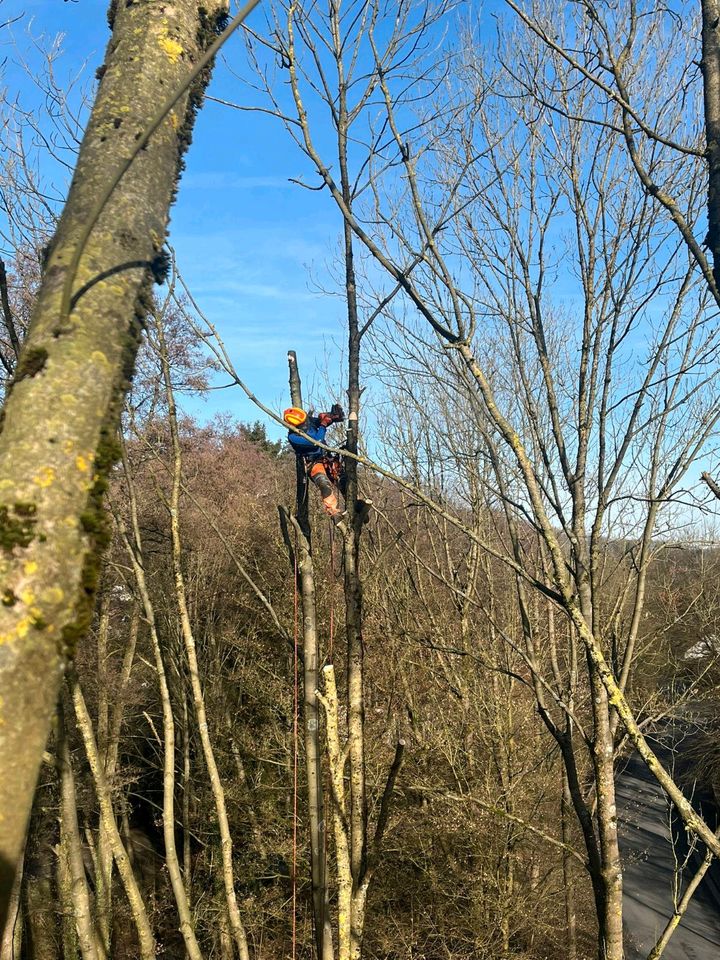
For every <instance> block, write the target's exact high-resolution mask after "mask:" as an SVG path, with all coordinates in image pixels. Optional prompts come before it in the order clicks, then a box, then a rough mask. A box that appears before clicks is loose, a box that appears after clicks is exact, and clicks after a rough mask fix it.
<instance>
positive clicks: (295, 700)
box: [292, 533, 300, 960]
mask: <svg viewBox="0 0 720 960" xmlns="http://www.w3.org/2000/svg"><path fill="white" fill-rule="evenodd" d="M297 548H298V544H297V533H296V534H295V556H294V567H295V571H294V577H293V586H294V594H293V673H294V692H293V850H292V957H293V960H295V958H296V956H297V828H298V817H297V813H298V715H299V712H300V696H299V682H298V635H299V629H298V562H297Z"/></svg>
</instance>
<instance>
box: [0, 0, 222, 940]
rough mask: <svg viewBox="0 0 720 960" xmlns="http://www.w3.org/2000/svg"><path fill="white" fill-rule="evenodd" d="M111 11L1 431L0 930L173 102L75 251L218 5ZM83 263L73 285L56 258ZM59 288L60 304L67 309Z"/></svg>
mask: <svg viewBox="0 0 720 960" xmlns="http://www.w3.org/2000/svg"><path fill="white" fill-rule="evenodd" d="M206 6H207V9H206V10H204V11H203V12H202V13H201V9H200V6H199V4H198V2H197V0H177V2H175V3H174V4H172V6H170V5H167V4H159V3H132V4H128V3H115V2H114V3H112V5H111V13H112V21H113V34H112V38H111V41H110V44H109V46H108V49H107V54H106V58H105V64H104V67H103V76H102V80H101V82H100V86H99V88H98V93H97V97H96V100H95V104H94V107H93V110H92V113H91V116H90V121H89V124H88V128H87V131H86V133H85V136H84V138H83V142H82V145H81V147H80V152H79V155H78V162H77V167H76V170H75V175H74V177H73V181H72V185H71V187H70V192H69V196H68V200H67V203H66V205H65V209H64V211H63V214H62V217H61V220H60V223H59V225H58V229H57V231H56V234H55V236H54V238H53V242H52V244H51V246H50V250H49V253H48V257H47V265H46V270H45V274H44V277H43V282H42V284H41V287H40V290H39V293H38V297H37V301H36V305H35V309H34V311H33V317H32V321H31V324H30V329H29V332H28V336H27V339H26V341H25V345H24V347H23V351H22V354H21V356H20V360H19V362H18V365H17V368H16V372H15V381H14V384H13V386H12V389H11V391H10V393H9V395H8V396H7V398H6V402H5V407H4V411H3V417H4V419H3V423H2V433H1V434H0V488H1V489H2V497H1V501H2V502H0V540H1V541H2V547H3V550H2V557H0V589H1V591H2V595H3V604H2V606H0V636H2V641H3V658H2V664H1V665H0V686H1V687H2V690H3V699H2V705H1V709H0V767H2V770H3V776H2V780H1V781H0V809H1V810H2V811H3V818H2V820H1V821H0V929H2V928H3V927H4V923H5V916H6V913H7V909H8V903H9V897H10V893H11V890H12V885H13V876H14V873H15V866H16V864H17V862H18V858H19V855H20V849H21V846H22V842H23V837H24V835H25V828H26V824H27V820H28V816H29V813H30V807H31V802H32V794H33V789H34V786H35V782H36V780H37V774H38V770H39V766H40V761H41V757H42V752H43V749H44V747H45V742H46V740H47V736H48V732H49V729H50V722H51V719H52V715H53V711H54V708H55V701H56V699H57V692H58V687H59V683H60V678H61V676H62V670H63V666H64V659H65V656H66V655H67V653H68V652H70V653H71V652H72V649H73V647H74V645H75V643H76V642H77V640H78V638H79V637H81V636H82V635H83V634H84V632H85V630H86V628H87V625H88V623H89V620H90V617H91V614H92V600H93V594H94V590H95V585H96V581H97V571H98V564H99V561H98V553H99V551H100V550H101V549H102V546H103V545H104V543H106V542H107V532H106V529H105V520H104V517H103V511H102V497H103V492H104V488H105V483H106V477H107V474H108V471H109V469H110V467H111V466H112V463H113V461H114V459H115V457H116V446H115V443H114V440H113V437H114V433H115V430H116V426H117V422H118V417H119V413H120V409H121V405H122V396H123V393H124V390H125V387H126V385H127V382H128V378H129V376H130V374H131V372H132V369H133V365H134V357H135V352H136V350H137V345H138V342H139V324H138V316H139V315H141V314H143V313H144V310H145V307H144V297H145V296H146V294H145V292H144V291H145V289H146V285H147V283H148V277H149V267H150V266H151V265H152V264H153V263H154V262H157V258H158V256H159V254H160V251H161V248H162V244H163V242H164V238H165V232H166V227H167V218H168V210H169V207H170V202H171V200H172V197H173V192H174V189H175V185H176V182H177V178H178V172H179V169H180V158H181V155H182V153H183V151H184V149H185V147H186V145H187V143H188V142H189V140H190V133H191V130H192V126H193V122H194V117H195V112H196V109H197V99H198V95H199V94H201V92H202V88H203V86H204V83H205V82H206V80H207V79H208V77H209V73H210V71H209V69H208V70H206V71H205V72H204V74H202V75H201V77H200V78H199V79H198V81H197V82H196V84H195V88H194V90H193V94H194V96H193V97H191V96H190V95H189V93H188V94H185V95H183V96H182V97H181V98H180V99H179V100H178V101H177V103H176V104H175V107H174V109H173V111H172V115H171V116H168V118H167V119H166V120H164V121H163V123H162V124H161V126H160V127H159V129H158V130H157V131H156V132H155V134H154V135H153V136H152V138H151V140H150V141H149V142H148V144H147V146H146V148H145V149H144V150H142V151H141V152H140V154H139V155H138V156H137V158H136V159H135V161H134V162H133V163H132V165H131V166H130V168H129V169H128V170H127V171H126V173H125V175H124V176H123V177H122V179H121V181H120V183H119V185H118V186H117V188H116V189H115V190H114V192H113V193H112V195H111V196H110V198H109V200H108V201H107V203H106V204H105V207H104V209H103V210H102V212H101V213H100V215H99V218H98V220H97V224H96V226H95V228H94V229H92V232H91V234H90V236H89V238H88V239H87V241H86V242H85V243H84V246H82V248H81V246H80V243H81V239H82V238H83V235H84V232H85V231H86V227H88V226H89V225H90V224H91V221H92V215H93V211H96V210H97V209H98V208H99V204H100V201H101V200H102V198H103V197H104V195H105V193H106V190H107V187H108V184H109V182H110V181H111V178H112V177H113V176H114V174H115V171H117V170H119V169H120V168H121V165H122V164H123V163H124V161H125V159H126V158H127V157H128V156H129V155H130V154H131V152H132V150H133V149H134V147H135V146H136V144H137V136H138V133H139V132H142V131H144V130H146V129H148V128H149V126H150V123H151V121H152V119H153V118H154V116H155V114H156V113H157V109H158V99H159V93H158V92H159V91H162V90H173V89H175V88H177V87H178V86H179V84H180V82H181V81H182V80H183V79H184V78H186V77H188V76H189V74H190V72H191V68H192V65H193V63H194V62H197V61H198V59H199V57H200V55H201V54H202V52H203V47H204V46H207V45H209V43H210V41H211V40H212V39H214V36H213V34H214V31H213V27H214V26H216V25H219V18H221V17H224V16H225V12H226V3H225V0H208V3H207V5H206ZM76 253H79V254H80V257H79V261H78V266H77V269H76V271H75V275H74V276H69V265H70V264H71V263H72V261H73V258H74V255H75V254H76ZM66 281H67V282H69V283H70V284H71V291H72V293H73V296H72V298H71V300H70V304H69V307H68V306H67V297H66V294H65V285H66Z"/></svg>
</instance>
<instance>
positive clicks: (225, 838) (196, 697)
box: [155, 322, 250, 960]
mask: <svg viewBox="0 0 720 960" xmlns="http://www.w3.org/2000/svg"><path fill="white" fill-rule="evenodd" d="M155 330H156V333H157V337H158V342H159V345H160V351H159V352H160V362H161V367H162V374H163V380H164V383H165V393H166V396H167V403H168V421H169V424H170V435H171V439H172V452H173V465H172V494H171V499H170V531H171V535H172V556H173V573H174V579H175V599H176V601H177V607H178V613H179V615H180V628H181V633H182V638H183V642H184V644H185V653H186V655H187V662H188V670H189V673H190V686H191V689H192V695H193V706H194V708H195V717H196V720H197V726H198V731H199V734H200V743H201V745H202V752H203V757H204V759H205V765H206V767H207V771H208V777H209V778H210V786H211V788H212V793H213V799H214V800H215V811H216V814H217V818H218V827H219V829H220V850H221V854H222V875H223V882H224V884H225V896H226V899H227V908H228V916H229V918H230V928H231V930H232V935H233V940H234V941H235V947H236V949H237V952H238V956H239V957H240V960H250V953H249V950H248V944H247V937H246V934H245V928H244V926H243V923H242V920H241V918H240V910H239V908H238V903H237V897H236V895H235V878H234V875H233V843H232V836H231V834H230V824H229V821H228V815H227V807H226V803H225V789H224V787H223V784H222V781H221V779H220V771H219V770H218V767H217V762H216V760H215V751H214V750H213V746H212V741H211V740H210V728H209V726H208V719H207V712H206V709H205V697H204V694H203V690H202V684H201V682H200V668H199V666H198V657H197V648H196V645H195V636H194V633H193V629H192V624H191V622H190V614H189V611H188V606H187V592H186V589H185V579H184V575H183V570H182V543H181V537H180V517H179V505H180V484H181V480H182V451H181V447H180V436H179V433H178V424H177V411H176V407H175V398H174V393H173V387H172V379H171V375H170V364H169V361H168V354H167V349H166V345H165V338H164V333H163V329H162V325H161V323H160V322H158V323H157V324H156V327H155Z"/></svg>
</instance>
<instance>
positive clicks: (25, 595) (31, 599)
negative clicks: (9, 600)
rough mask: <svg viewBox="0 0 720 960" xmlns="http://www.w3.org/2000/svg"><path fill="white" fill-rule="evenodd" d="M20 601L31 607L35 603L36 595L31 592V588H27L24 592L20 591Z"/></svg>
mask: <svg viewBox="0 0 720 960" xmlns="http://www.w3.org/2000/svg"><path fill="white" fill-rule="evenodd" d="M20 599H21V600H22V602H23V603H24V604H25V606H27V607H29V606H30V605H31V604H32V603H35V594H34V593H33V592H32V590H30V588H29V587H26V588H25V589H24V590H21V591H20Z"/></svg>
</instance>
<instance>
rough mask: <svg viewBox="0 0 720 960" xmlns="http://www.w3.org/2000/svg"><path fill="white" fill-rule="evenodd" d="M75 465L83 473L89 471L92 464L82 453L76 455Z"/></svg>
mask: <svg viewBox="0 0 720 960" xmlns="http://www.w3.org/2000/svg"><path fill="white" fill-rule="evenodd" d="M75 466H76V467H77V468H78V470H79V471H80V472H81V473H87V472H88V470H89V469H90V464H89V463H88V461H87V460H86V459H85V457H84V456H83V455H82V454H81V453H79V454H78V455H77V456H76V457H75Z"/></svg>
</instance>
